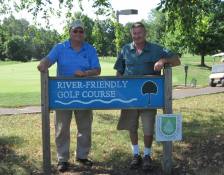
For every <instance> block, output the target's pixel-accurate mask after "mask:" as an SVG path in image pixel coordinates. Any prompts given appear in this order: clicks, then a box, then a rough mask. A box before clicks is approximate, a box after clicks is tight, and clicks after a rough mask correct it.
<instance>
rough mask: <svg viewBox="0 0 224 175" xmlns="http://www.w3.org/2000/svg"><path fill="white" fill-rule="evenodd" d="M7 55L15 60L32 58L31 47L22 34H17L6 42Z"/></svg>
mask: <svg viewBox="0 0 224 175" xmlns="http://www.w3.org/2000/svg"><path fill="white" fill-rule="evenodd" d="M5 52H6V56H7V57H8V58H9V59H11V60H15V61H28V60H29V59H30V58H31V49H30V46H29V45H28V44H27V42H26V41H25V40H24V38H22V37H21V36H18V35H15V36H13V37H11V38H10V39H9V40H8V41H6V42H5Z"/></svg>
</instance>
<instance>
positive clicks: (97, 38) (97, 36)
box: [92, 20, 105, 55]
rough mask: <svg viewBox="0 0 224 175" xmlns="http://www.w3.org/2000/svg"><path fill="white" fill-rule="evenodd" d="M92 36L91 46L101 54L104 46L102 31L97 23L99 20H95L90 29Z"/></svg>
mask: <svg viewBox="0 0 224 175" xmlns="http://www.w3.org/2000/svg"><path fill="white" fill-rule="evenodd" d="M92 37H93V46H94V47H95V48H96V49H97V51H98V53H99V54H100V55H103V48H104V47H105V45H104V31H103V30H102V28H101V26H100V24H99V20H96V21H95V24H94V26H93V31H92Z"/></svg>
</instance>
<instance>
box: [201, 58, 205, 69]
mask: <svg viewBox="0 0 224 175" xmlns="http://www.w3.org/2000/svg"><path fill="white" fill-rule="evenodd" d="M201 66H203V67H204V66H205V55H201Z"/></svg>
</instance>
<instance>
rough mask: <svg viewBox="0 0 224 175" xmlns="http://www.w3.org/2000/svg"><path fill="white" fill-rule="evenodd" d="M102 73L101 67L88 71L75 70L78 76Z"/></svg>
mask: <svg viewBox="0 0 224 175" xmlns="http://www.w3.org/2000/svg"><path fill="white" fill-rule="evenodd" d="M100 73H101V69H100V68H98V69H91V70H87V71H81V70H78V71H76V72H75V76H77V77H89V76H97V75H100Z"/></svg>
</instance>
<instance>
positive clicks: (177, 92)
mask: <svg viewBox="0 0 224 175" xmlns="http://www.w3.org/2000/svg"><path fill="white" fill-rule="evenodd" d="M221 92H224V87H205V88H180V89H174V90H173V99H181V98H186V97H192V96H198V95H205V94H214V93H221ZM40 112H41V107H40V106H26V107H23V108H0V115H16V114H32V113H40Z"/></svg>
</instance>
